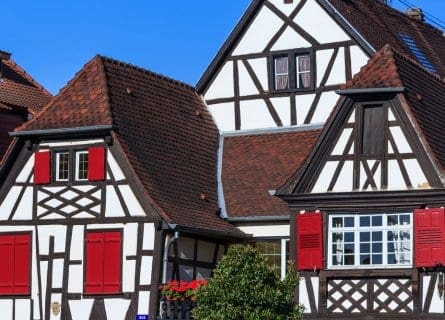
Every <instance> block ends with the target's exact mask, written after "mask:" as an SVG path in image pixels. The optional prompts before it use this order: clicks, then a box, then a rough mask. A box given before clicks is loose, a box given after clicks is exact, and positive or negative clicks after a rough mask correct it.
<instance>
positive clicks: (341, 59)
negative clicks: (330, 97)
mask: <svg viewBox="0 0 445 320" xmlns="http://www.w3.org/2000/svg"><path fill="white" fill-rule="evenodd" d="M345 82H346V71H345V49H344V48H340V49H339V50H338V53H337V58H335V62H334V65H333V66H332V70H331V73H330V75H329V78H328V81H327V82H326V85H328V86H329V85H334V84H343V83H345Z"/></svg>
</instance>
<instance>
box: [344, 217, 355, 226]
mask: <svg viewBox="0 0 445 320" xmlns="http://www.w3.org/2000/svg"><path fill="white" fill-rule="evenodd" d="M353 226H354V217H346V218H345V227H346V228H350V227H353Z"/></svg>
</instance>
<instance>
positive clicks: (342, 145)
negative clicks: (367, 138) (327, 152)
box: [331, 128, 352, 155]
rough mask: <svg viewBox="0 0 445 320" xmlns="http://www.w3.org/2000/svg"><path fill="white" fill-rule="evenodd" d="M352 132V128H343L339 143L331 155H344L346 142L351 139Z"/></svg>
mask: <svg viewBox="0 0 445 320" xmlns="http://www.w3.org/2000/svg"><path fill="white" fill-rule="evenodd" d="M351 134H352V128H346V129H344V130H343V132H342V133H341V135H340V138H339V139H338V141H337V144H336V145H335V147H334V150H332V152H331V155H342V154H343V152H344V151H345V147H346V144H347V143H348V140H349V139H350V137H351Z"/></svg>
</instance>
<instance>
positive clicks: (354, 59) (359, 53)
mask: <svg viewBox="0 0 445 320" xmlns="http://www.w3.org/2000/svg"><path fill="white" fill-rule="evenodd" d="M368 59H369V58H368V56H367V55H366V54H365V53H364V52H363V50H362V49H361V48H359V47H358V46H351V70H352V75H353V76H354V75H355V74H356V73H358V72H359V71H360V69H361V68H362V67H363V66H364V65H366V64H367V63H368Z"/></svg>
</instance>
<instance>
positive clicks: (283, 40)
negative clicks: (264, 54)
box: [271, 27, 311, 51]
mask: <svg viewBox="0 0 445 320" xmlns="http://www.w3.org/2000/svg"><path fill="white" fill-rule="evenodd" d="M310 46H311V44H310V43H309V42H308V41H306V39H304V38H303V37H302V36H301V35H299V34H298V33H297V32H296V31H295V30H294V29H293V28H292V27H287V28H286V30H285V31H284V32H283V34H282V35H281V37H280V38H278V40H277V42H275V44H274V45H273V47H272V49H271V50H272V51H279V50H290V49H295V48H308V47H310Z"/></svg>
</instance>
